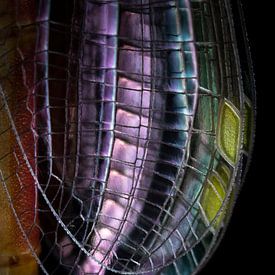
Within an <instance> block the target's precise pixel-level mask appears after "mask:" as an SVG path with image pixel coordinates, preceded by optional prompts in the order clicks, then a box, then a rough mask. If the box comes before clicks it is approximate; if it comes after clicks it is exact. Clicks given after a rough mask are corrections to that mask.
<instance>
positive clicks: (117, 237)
mask: <svg viewBox="0 0 275 275" xmlns="http://www.w3.org/2000/svg"><path fill="white" fill-rule="evenodd" d="M153 2H154V1H142V2H140V1H119V2H118V1H85V2H82V1H79V2H78V1H76V2H75V3H74V6H73V8H72V10H71V11H70V12H71V14H72V16H71V18H69V17H68V18H67V19H66V16H63V17H59V15H55V14H53V15H52V17H53V19H52V23H50V24H49V56H48V58H49V68H48V76H49V78H48V83H47V86H48V87H49V90H48V96H46V97H45V98H47V100H49V105H50V106H55V107H56V108H49V109H47V112H46V113H45V115H44V116H43V117H42V118H40V120H41V122H40V123H41V124H42V125H44V126H46V125H47V127H46V129H45V127H44V128H43V129H44V133H45V134H44V138H43V140H44V141H43V143H42V145H41V148H40V150H41V151H44V152H45V154H46V158H44V159H42V160H41V163H42V165H40V167H41V170H42V172H41V181H42V185H43V183H44V186H45V194H46V197H47V198H48V204H49V205H50V208H51V211H55V213H56V215H57V216H58V217H59V223H58V224H56V222H54V220H55V219H56V218H55V217H54V216H53V217H52V218H51V217H49V215H47V216H46V215H44V216H43V215H42V219H41V220H42V226H43V227H45V228H48V229H47V230H49V228H52V230H56V229H54V228H55V227H56V226H57V227H58V230H57V232H58V236H57V237H50V238H48V239H47V242H46V244H47V245H48V246H52V245H53V244H54V243H56V244H57V247H56V248H55V249H54V254H56V256H55V257H58V256H57V255H62V263H64V264H65V265H67V266H72V270H75V272H77V273H79V274H81V272H83V271H84V272H86V273H92V274H93V273H96V274H105V270H106V268H107V269H113V270H117V271H120V270H126V271H127V270H136V269H137V268H138V269H139V270H147V269H148V270H151V269H152V266H153V267H154V268H158V266H159V267H161V266H162V265H163V262H169V261H171V260H172V259H173V257H174V256H173V255H174V253H175V251H177V253H180V251H181V250H183V249H184V248H183V247H182V245H181V244H180V243H179V245H178V246H177V244H176V243H177V242H175V247H174V251H173V250H171V249H170V242H171V241H172V242H174V239H177V238H178V237H177V236H176V235H177V234H178V233H175V232H174V227H175V226H176V221H177V218H176V219H173V221H170V222H169V225H167V226H168V227H167V230H166V231H163V230H162V229H161V228H162V227H161V226H162V224H164V223H165V222H166V221H167V219H168V218H169V217H168V216H167V214H165V213H166V212H165V211H166V210H167V209H169V208H170V207H171V206H172V205H174V206H173V210H172V211H171V213H172V214H173V215H175V217H177V216H178V215H179V216H182V213H183V209H184V207H185V206H184V204H182V203H181V202H179V203H177V204H175V201H174V200H173V199H171V198H169V194H171V193H173V192H175V190H176V189H177V188H179V184H180V178H182V177H183V174H182V171H181V165H182V163H184V162H185V160H186V158H187V155H186V152H187V148H188V146H189V139H188V136H189V131H190V129H191V127H192V124H193V116H194V110H195V106H196V100H197V89H198V83H197V82H198V81H197V69H196V56H195V50H194V43H193V40H194V38H193V30H192V18H191V12H190V7H189V1H178V2H177V5H176V2H175V1H161V2H160V1H158V2H156V1H155V2H156V3H153ZM53 5H54V4H53ZM60 18H62V20H63V21H64V22H61V23H60V22H58V23H56V22H55V21H57V20H60ZM64 18H65V19H64ZM66 20H67V21H66ZM65 23H66V24H68V23H69V26H70V27H69V28H68V27H67V26H66V24H65ZM63 29H64V30H63ZM66 29H67V32H66ZM61 31H64V33H63V37H61V36H60V35H59V33H61ZM45 33H46V32H45ZM45 42H46V40H45ZM64 43H66V45H64ZM64 67H66V68H68V71H67V70H63V69H62V68H64ZM63 79H64V80H65V81H63ZM43 118H44V120H43ZM46 133H52V134H51V135H50V136H49V135H47V134H46ZM59 156H63V157H59ZM45 167H47V169H45ZM45 179H46V180H45ZM165 209H166V210H165ZM160 234H161V235H162V238H160V237H159V235H160ZM169 236H170V237H169ZM56 238H57V239H56ZM77 251H78V252H77ZM153 251H154V253H153V254H152V252H153ZM164 252H165V253H164ZM148 254H149V255H150V254H152V255H151V257H150V261H147V260H148V256H147V255H148ZM164 254H165V259H163V257H164ZM140 263H143V264H142V265H141V264H140ZM137 264H138V266H137Z"/></svg>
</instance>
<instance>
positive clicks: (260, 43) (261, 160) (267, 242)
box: [199, 0, 275, 275]
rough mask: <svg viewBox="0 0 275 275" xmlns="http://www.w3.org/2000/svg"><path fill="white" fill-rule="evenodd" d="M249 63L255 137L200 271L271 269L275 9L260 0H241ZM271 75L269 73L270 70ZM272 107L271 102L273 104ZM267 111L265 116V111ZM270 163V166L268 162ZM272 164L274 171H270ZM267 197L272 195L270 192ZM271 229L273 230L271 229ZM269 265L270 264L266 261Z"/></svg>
mask: <svg viewBox="0 0 275 275" xmlns="http://www.w3.org/2000/svg"><path fill="white" fill-rule="evenodd" d="M232 1H236V0H232ZM242 2H243V7H244V13H245V19H246V23H247V31H248V37H249V44H250V48H251V54H252V59H253V63H254V72H255V80H256V91H257V119H256V138H255V145H254V152H253V156H252V162H251V164H250V169H249V171H248V174H247V176H246V179H245V182H244V185H243V188H242V191H241V193H240V196H239V199H238V201H237V204H236V207H235V210H234V213H233V216H232V219H231V222H230V224H229V226H228V229H227V231H226V234H225V236H224V238H223V240H222V242H221V244H220V246H219V247H218V249H217V250H216V252H215V254H214V255H213V257H212V258H211V259H210V261H209V262H208V264H207V265H206V266H205V267H204V268H203V270H202V271H201V272H200V273H199V275H216V274H219V275H227V274H232V275H233V274H234V275H239V274H244V275H246V274H249V275H250V274H259V275H266V274H275V271H274V265H275V259H273V261H272V259H271V260H269V259H268V255H272V245H271V242H272V241H273V237H272V232H270V231H272V227H273V226H272V223H274V222H275V219H274V221H272V217H273V218H275V215H274V214H273V215H272V214H268V212H269V211H270V209H271V208H270V207H269V206H268V203H269V200H270V198H268V196H269V195H272V194H273V192H272V190H271V188H272V185H274V180H272V176H271V175H272V171H274V168H272V160H271V159H272V158H271V159H268V156H272V149H273V146H272V140H273V139H272V131H271V129H272V128H273V127H274V115H273V117H272V112H273V110H272V106H271V107H270V108H268V106H267V105H268V103H269V104H272V93H274V92H275V90H273V91H272V86H273V84H272V81H274V80H275V74H274V69H273V68H272V65H273V64H272V63H273V62H274V61H273V49H272V47H273V45H274V49H275V43H274V44H273V42H272V38H271V37H272V36H273V34H275V32H274V31H272V30H273V27H274V25H275V24H274V22H272V20H275V13H274V14H273V15H272V14H271V13H272V8H271V9H270V6H267V5H266V2H265V1H252V0H248V1H244V0H243V1H242ZM272 74H273V75H272ZM273 109H274V107H273ZM267 111H270V114H269V116H265V115H266V113H267ZM269 164H271V168H268V165H269ZM272 169H273V170H272ZM271 200H272V197H271ZM273 231H274V230H273ZM272 265H273V268H272V269H271V266H272Z"/></svg>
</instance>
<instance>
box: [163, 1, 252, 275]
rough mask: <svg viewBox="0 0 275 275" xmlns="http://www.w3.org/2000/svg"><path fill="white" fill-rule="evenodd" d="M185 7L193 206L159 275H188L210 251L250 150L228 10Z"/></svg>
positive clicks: (197, 4) (248, 106) (206, 4)
mask: <svg viewBox="0 0 275 275" xmlns="http://www.w3.org/2000/svg"><path fill="white" fill-rule="evenodd" d="M225 2H227V1H225ZM191 6H192V11H193V22H194V30H195V32H194V35H195V38H196V41H197V42H196V47H197V59H198V69H199V85H200V87H199V95H198V103H197V110H196V115H195V121H194V132H193V135H192V138H191V141H190V161H189V165H190V169H188V170H187V171H186V174H185V177H184V179H183V188H184V193H185V194H188V199H189V200H190V201H192V202H194V203H193V204H192V209H191V211H190V213H192V217H189V219H190V221H192V222H191V225H190V230H189V233H188V234H187V237H186V238H185V244H186V251H185V252H184V253H183V255H182V257H181V258H180V259H179V260H177V261H176V262H175V263H173V264H171V265H170V266H169V267H167V268H166V269H164V270H162V271H161V272H160V274H163V275H172V274H173V275H174V274H177V275H182V274H183V275H190V274H193V273H194V272H195V271H197V270H198V269H199V268H200V266H201V265H202V263H204V261H205V259H206V258H208V256H209V255H210V254H211V253H212V252H213V251H214V249H215V247H216V243H217V240H218V239H219V238H220V236H221V235H222V232H223V231H224V229H225V227H226V225H227V223H228V221H229V217H230V213H231V211H232V208H233V207H234V204H235V200H236V196H237V194H238V190H239V188H240V186H239V185H238V182H239V181H241V179H242V175H241V174H240V173H239V169H240V167H242V166H243V167H245V164H243V161H244V163H245V162H246V158H247V156H248V154H249V152H250V151H251V147H252V134H253V127H254V113H253V103H252V102H253V100H254V98H253V92H252V91H250V92H246V93H245V94H246V95H244V92H243V87H244V86H242V80H241V79H242V76H241V72H240V67H239V63H238V62H239V59H238V58H239V56H238V55H237V49H236V48H235V45H234V44H233V43H228V42H227V41H234V39H236V38H235V36H234V31H233V29H232V25H231V23H230V18H229V17H230V11H229V10H228V9H227V6H226V5H224V6H222V5H221V4H219V2H218V1H193V2H192V5H191ZM221 18H223V20H222V21H221ZM221 22H222V23H221ZM245 87H246V88H247V86H245ZM248 94H250V95H251V98H249V97H248V96H247V95H248ZM185 182H188V184H186V186H184V183H185Z"/></svg>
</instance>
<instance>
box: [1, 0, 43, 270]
mask: <svg viewBox="0 0 275 275" xmlns="http://www.w3.org/2000/svg"><path fill="white" fill-rule="evenodd" d="M36 2H39V1H35V0H17V1H16V0H12V1H11V0H1V4H0V179H1V183H0V209H1V212H0V240H1V241H0V274H21V275H22V274H28V275H32V274H38V266H37V263H36V261H35V259H34V257H33V255H32V252H31V249H30V247H32V248H33V250H34V251H35V253H38V252H39V230H38V227H37V224H38V218H37V211H36V209H37V190H36V186H35V180H34V177H33V175H32V173H33V174H35V173H36V168H35V167H36V165H35V151H36V138H35V132H34V130H33V129H34V126H35V121H34V119H33V118H34V116H33V113H34V96H33V94H34V88H35V62H34V60H35V51H36V37H37V26H36V24H35V20H36V18H35V17H36V15H35V13H36V10H37V7H36V6H35V5H36V4H35V3H36ZM20 227H21V228H20ZM22 231H23V232H24V233H23V232H22ZM27 240H28V241H27Z"/></svg>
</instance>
